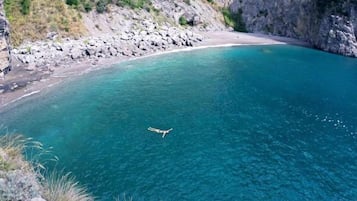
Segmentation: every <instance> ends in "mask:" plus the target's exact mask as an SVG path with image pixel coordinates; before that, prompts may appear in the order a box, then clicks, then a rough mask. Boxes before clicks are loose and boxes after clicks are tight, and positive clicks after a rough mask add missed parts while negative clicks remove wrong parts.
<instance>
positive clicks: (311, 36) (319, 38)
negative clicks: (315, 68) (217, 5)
mask: <svg viewBox="0 0 357 201" xmlns="http://www.w3.org/2000/svg"><path fill="white" fill-rule="evenodd" d="M230 9H231V10H232V11H233V12H235V13H238V14H241V16H242V18H243V20H244V22H245V24H246V28H247V30H248V31H250V32H260V33H269V34H273V35H280V36H288V37H293V38H298V39H302V40H305V41H308V42H309V43H311V44H312V45H313V46H314V47H316V48H318V49H322V50H324V51H328V52H332V53H337V54H342V55H346V56H352V57H357V40H356V36H357V3H356V1H353V0H346V1H339V0H335V1H329V0H326V1H321V0H295V1H292V0H271V1H255V0H234V1H233V2H232V3H231V4H230Z"/></svg>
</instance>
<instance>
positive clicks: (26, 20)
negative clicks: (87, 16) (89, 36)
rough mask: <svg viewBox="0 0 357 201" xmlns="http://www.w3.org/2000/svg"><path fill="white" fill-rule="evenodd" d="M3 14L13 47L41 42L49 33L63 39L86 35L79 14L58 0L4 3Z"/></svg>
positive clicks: (18, 0)
mask: <svg viewBox="0 0 357 201" xmlns="http://www.w3.org/2000/svg"><path fill="white" fill-rule="evenodd" d="M5 11H6V16H7V18H8V20H9V22H10V24H11V40H12V43H13V45H15V46H17V45H19V44H21V43H22V42H23V41H24V40H39V39H45V38H46V37H47V35H48V34H49V33H51V32H56V33H58V34H60V35H61V36H65V37H66V36H73V37H78V36H81V35H84V34H85V33H86V29H85V27H84V25H83V23H82V20H81V14H80V13H79V12H78V11H77V10H76V9H74V8H72V7H70V6H68V5H66V4H65V2H64V1H62V0H31V1H30V0H5Z"/></svg>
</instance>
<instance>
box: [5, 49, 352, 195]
mask: <svg viewBox="0 0 357 201" xmlns="http://www.w3.org/2000/svg"><path fill="white" fill-rule="evenodd" d="M356 92H357V60H356V59H352V58H346V57H342V56H337V55H332V54H328V53H324V52H320V51H316V50H311V49H307V48H302V47H295V46H289V45H272V46H245V47H229V48H228V47H227V48H209V49H202V50H197V51H192V52H180V53H174V54H167V55H161V56H155V57H150V58H145V59H139V60H135V61H128V62H123V63H120V64H118V65H115V66H113V67H112V68H109V69H105V70H102V71H100V72H98V71H96V72H92V73H90V74H87V75H84V76H82V77H80V78H78V79H75V80H71V81H67V82H66V83H64V84H62V85H60V86H57V87H56V88H55V89H53V90H51V91H48V92H44V93H43V94H41V95H40V96H34V97H32V98H29V99H25V100H23V101H20V102H19V103H17V105H16V107H13V108H11V109H9V110H7V111H3V112H2V113H0V124H2V125H5V126H6V127H7V128H8V129H9V130H10V131H16V132H18V133H23V134H24V135H25V136H28V137H33V138H34V139H35V140H38V141H40V142H42V143H43V144H44V145H45V146H48V147H53V154H54V155H56V156H58V157H59V159H60V160H59V161H58V163H57V164H52V163H48V165H47V168H49V169H52V168H54V166H56V168H57V169H62V168H65V170H66V171H70V172H72V173H73V175H74V176H75V177H76V178H77V180H78V181H79V182H80V183H81V184H82V185H85V186H87V187H88V189H89V191H90V192H92V193H93V194H94V195H95V196H96V197H97V198H98V200H104V201H107V200H113V198H114V197H117V196H121V197H122V196H123V195H124V194H126V195H128V196H131V197H133V200H299V201H300V200H329V201H331V200H336V201H337V200H354V199H355V198H356V197H357V189H356V186H357V164H356V161H357V93H356ZM150 126H151V127H158V128H162V129H168V128H171V127H172V128H174V130H173V131H172V132H170V134H168V135H167V136H166V137H165V138H161V136H160V135H157V134H153V133H151V132H149V131H147V128H148V127H150Z"/></svg>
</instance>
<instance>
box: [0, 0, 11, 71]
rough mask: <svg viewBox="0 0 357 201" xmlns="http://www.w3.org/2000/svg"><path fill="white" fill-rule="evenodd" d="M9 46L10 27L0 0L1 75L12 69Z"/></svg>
mask: <svg viewBox="0 0 357 201" xmlns="http://www.w3.org/2000/svg"><path fill="white" fill-rule="evenodd" d="M10 58H11V57H10V48H9V27H8V22H7V20H6V17H5V13H4V9H3V0H0V77H1V76H2V75H3V74H6V73H7V72H8V71H9V70H11V65H10Z"/></svg>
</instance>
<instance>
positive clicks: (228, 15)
mask: <svg viewBox="0 0 357 201" xmlns="http://www.w3.org/2000/svg"><path fill="white" fill-rule="evenodd" d="M222 14H223V17H224V22H225V23H226V25H227V26H230V27H233V29H234V30H235V31H240V32H247V29H246V27H245V23H244V21H243V17H242V14H243V11H242V9H239V10H238V12H237V13H232V12H231V11H230V10H229V9H228V8H223V9H222Z"/></svg>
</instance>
